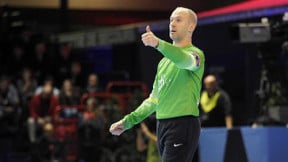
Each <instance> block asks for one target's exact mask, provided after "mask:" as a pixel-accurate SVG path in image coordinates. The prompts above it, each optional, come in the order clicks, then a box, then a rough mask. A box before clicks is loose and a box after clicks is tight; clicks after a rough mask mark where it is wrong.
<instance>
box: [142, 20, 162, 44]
mask: <svg viewBox="0 0 288 162" xmlns="http://www.w3.org/2000/svg"><path fill="white" fill-rule="evenodd" d="M142 42H143V44H144V45H145V46H150V47H154V48H155V47H157V46H158V42H159V40H158V37H156V36H155V35H154V33H153V32H152V31H151V29H150V26H149V25H147V26H146V32H145V33H143V34H142Z"/></svg>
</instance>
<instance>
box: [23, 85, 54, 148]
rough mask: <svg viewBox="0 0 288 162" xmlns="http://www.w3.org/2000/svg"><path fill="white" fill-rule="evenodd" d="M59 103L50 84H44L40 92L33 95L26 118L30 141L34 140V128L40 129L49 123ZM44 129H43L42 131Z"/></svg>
mask: <svg viewBox="0 0 288 162" xmlns="http://www.w3.org/2000/svg"><path fill="white" fill-rule="evenodd" d="M58 105H59V101H58V98H57V97H56V96H55V95H53V87H52V85H51V84H45V85H44V86H43V89H42V91H41V93H40V94H38V95H35V96H33V98H32V99H31V101H30V108H29V110H30V117H29V118H28V134H29V139H30V141H31V142H32V143H34V142H36V140H37V139H36V132H37V130H36V129H38V130H39V129H40V130H42V128H45V125H47V124H51V122H52V117H53V116H54V115H55V112H56V107H57V106H58ZM45 131H46V130H45V129H44V132H45Z"/></svg>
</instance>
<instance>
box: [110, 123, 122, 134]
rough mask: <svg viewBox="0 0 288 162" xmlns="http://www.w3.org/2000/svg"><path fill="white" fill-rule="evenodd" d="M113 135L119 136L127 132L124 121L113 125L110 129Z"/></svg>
mask: <svg viewBox="0 0 288 162" xmlns="http://www.w3.org/2000/svg"><path fill="white" fill-rule="evenodd" d="M109 131H110V133H111V134H112V135H116V136H119V135H120V134H122V133H123V132H124V131H125V128H124V122H123V121H122V120H120V121H118V122H116V123H114V124H112V125H111V126H110V129H109Z"/></svg>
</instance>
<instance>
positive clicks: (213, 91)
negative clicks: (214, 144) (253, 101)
mask: <svg viewBox="0 0 288 162" xmlns="http://www.w3.org/2000/svg"><path fill="white" fill-rule="evenodd" d="M204 87H205V90H204V91H203V92H202V94H201V101H200V105H201V125H202V126H203V127H217V126H218V127H221V126H226V127H227V128H232V126H233V119H232V115H231V101H230V98H229V95H228V94H227V93H226V92H225V91H224V90H222V89H220V87H219V86H218V84H217V79H216V77H215V76H214V75H207V76H206V77H205V78H204Z"/></svg>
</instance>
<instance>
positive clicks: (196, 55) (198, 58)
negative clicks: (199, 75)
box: [192, 52, 201, 67]
mask: <svg viewBox="0 0 288 162" xmlns="http://www.w3.org/2000/svg"><path fill="white" fill-rule="evenodd" d="M192 55H193V56H194V57H195V59H196V66H198V67H199V66H200V62H201V60H200V56H199V55H198V54H197V53H195V52H192Z"/></svg>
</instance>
